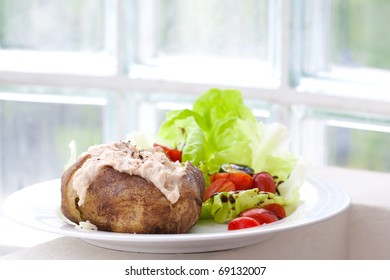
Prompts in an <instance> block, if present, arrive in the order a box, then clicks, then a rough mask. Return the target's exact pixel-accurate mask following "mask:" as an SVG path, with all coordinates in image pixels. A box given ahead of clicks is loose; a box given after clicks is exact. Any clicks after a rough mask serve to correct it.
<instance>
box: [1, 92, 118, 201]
mask: <svg viewBox="0 0 390 280" xmlns="http://www.w3.org/2000/svg"><path fill="white" fill-rule="evenodd" d="M107 106H110V103H109V99H106V98H102V97H80V95H79V96H76V95H72V96H71V95H61V91H60V90H57V91H53V94H51V93H49V94H41V93H33V92H30V93H20V92H0V187H1V188H0V195H6V194H9V193H11V192H12V191H16V190H17V189H19V188H22V187H25V186H27V185H31V184H34V183H37V182H40V181H44V180H48V179H53V178H58V177H60V176H61V175H62V173H63V171H64V167H65V164H66V163H67V162H68V160H69V157H70V151H69V148H68V145H69V143H70V142H71V140H75V142H76V146H77V154H78V155H79V154H81V153H82V152H84V151H85V150H86V149H87V148H88V146H90V145H94V144H97V143H101V142H102V141H106V140H107V131H106V123H107V118H108V117H109V116H108V115H107V111H108V110H107ZM112 123H114V121H112Z"/></svg>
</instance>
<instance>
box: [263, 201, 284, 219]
mask: <svg viewBox="0 0 390 280" xmlns="http://www.w3.org/2000/svg"><path fill="white" fill-rule="evenodd" d="M262 208H263V209H267V210H269V211H272V212H274V213H275V215H276V216H277V217H278V218H279V219H284V218H286V210H285V209H284V207H283V206H282V205H280V204H277V203H270V204H267V205H265V206H263V207H262Z"/></svg>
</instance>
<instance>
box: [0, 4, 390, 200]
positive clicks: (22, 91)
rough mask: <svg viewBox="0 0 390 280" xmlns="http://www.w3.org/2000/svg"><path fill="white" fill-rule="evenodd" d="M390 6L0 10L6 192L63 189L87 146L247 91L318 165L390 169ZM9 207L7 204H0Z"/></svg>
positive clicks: (0, 186)
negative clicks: (210, 98)
mask: <svg viewBox="0 0 390 280" xmlns="http://www.w3.org/2000/svg"><path fill="white" fill-rule="evenodd" d="M389 14H390V2H389V1H386V0H371V1H364V0H315V1H305V0H296V1H288V0H285V1H282V0H243V1H238V0H189V1H178V0H144V1H140V0H139V1H137V0H128V1H126V0H68V1H59V0H58V1H48V0H29V1H27V0H0V194H1V200H2V199H4V198H5V197H6V196H7V195H9V194H10V193H11V192H13V191H16V190H18V189H20V188H23V187H25V186H28V185H31V184H34V183H38V182H40V181H43V180H49V179H53V178H58V177H60V176H61V175H62V172H63V171H64V165H65V164H66V162H67V161H68V158H69V148H68V144H69V143H70V141H71V140H75V142H76V144H77V152H78V154H80V153H81V152H83V151H85V150H86V149H87V147H88V146H89V145H94V144H98V143H102V142H108V141H113V140H116V139H123V138H125V137H126V135H127V134H128V133H130V132H131V131H135V130H139V131H147V132H150V133H155V132H156V131H157V130H158V127H159V125H160V124H161V122H162V120H163V119H164V117H165V113H166V112H167V111H169V110H172V109H177V108H183V107H188V106H191V103H192V102H193V101H194V100H195V99H196V97H197V96H198V95H199V94H200V93H202V92H204V91H206V90H208V89H209V88H211V87H218V88H235V89H239V90H241V92H242V93H243V95H244V98H245V101H246V103H247V105H248V106H250V107H251V108H252V109H253V110H254V112H255V114H256V116H257V117H258V119H259V120H262V121H265V122H274V121H277V122H281V123H283V124H284V125H286V126H287V127H288V128H289V129H290V131H291V136H292V143H291V144H292V148H293V149H294V151H295V152H296V153H298V154H302V155H303V156H305V157H306V158H307V159H308V161H309V163H311V164H314V165H332V166H340V167H347V168H359V169H366V170H375V171H382V172H388V171H389V168H390V166H389V165H390V151H389V149H387V143H389V140H390V134H389V133H390V106H389V105H390V82H389V81H390V53H389V52H390V48H389V46H390V34H389V32H387V28H388V15H389ZM1 200H0V201H1Z"/></svg>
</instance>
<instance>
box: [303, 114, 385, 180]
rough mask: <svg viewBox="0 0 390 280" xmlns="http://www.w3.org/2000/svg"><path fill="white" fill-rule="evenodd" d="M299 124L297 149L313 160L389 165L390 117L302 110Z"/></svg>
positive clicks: (366, 166)
mask: <svg viewBox="0 0 390 280" xmlns="http://www.w3.org/2000/svg"><path fill="white" fill-rule="evenodd" d="M301 113H302V112H301ZM301 124H302V127H301V129H300V130H301V131H302V136H301V142H300V149H301V151H302V154H303V155H304V156H305V157H307V158H308V159H309V161H310V162H311V163H312V164H315V165H317V164H320V165H321V164H325V165H335V166H341V167H348V168H359V169H367V170H374V171H386V172H387V171H388V170H389V169H390V151H389V149H388V143H389V141H390V118H388V117H381V116H374V115H361V114H356V115H353V114H346V113H340V112H330V111H318V110H304V112H303V115H302V119H301Z"/></svg>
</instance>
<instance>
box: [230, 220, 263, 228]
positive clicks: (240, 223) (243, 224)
mask: <svg viewBox="0 0 390 280" xmlns="http://www.w3.org/2000/svg"><path fill="white" fill-rule="evenodd" d="M259 225H260V224H259V222H258V221H256V220H255V219H253V218H249V217H238V218H235V219H233V220H231V221H230V222H229V223H228V230H236V229H243V228H250V227H257V226H259Z"/></svg>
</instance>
